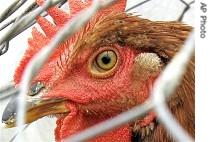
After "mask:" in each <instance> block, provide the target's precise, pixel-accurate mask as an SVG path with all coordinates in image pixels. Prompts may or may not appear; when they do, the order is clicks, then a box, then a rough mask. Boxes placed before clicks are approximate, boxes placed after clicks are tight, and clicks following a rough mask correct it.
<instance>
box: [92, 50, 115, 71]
mask: <svg viewBox="0 0 210 142" xmlns="http://www.w3.org/2000/svg"><path fill="white" fill-rule="evenodd" d="M95 62H96V65H97V66H98V67H99V68H100V69H103V70H110V69H112V68H113V67H114V66H115V64H116V63H117V55H116V54H115V52H114V51H112V50H108V51H103V52H102V53H100V54H99V55H98V56H97V57H96V60H95Z"/></svg>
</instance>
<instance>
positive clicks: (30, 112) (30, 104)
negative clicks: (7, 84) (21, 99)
mask: <svg viewBox="0 0 210 142" xmlns="http://www.w3.org/2000/svg"><path fill="white" fill-rule="evenodd" d="M17 100H18V98H17V96H16V97H14V98H12V100H11V101H10V102H9V103H8V105H7V106H6V108H5V110H4V112H3V116H2V122H3V123H5V124H6V127H7V128H11V127H15V123H16V116H17V113H18V107H17V105H18V101H17ZM66 103H67V100H66V99H63V98H53V99H47V98H38V97H28V99H27V100H26V114H25V123H26V124H27V123H31V122H33V121H36V120H37V119H39V118H42V117H44V116H48V115H55V114H65V113H69V112H70V111H69V109H67V108H66V105H65V104H66Z"/></svg>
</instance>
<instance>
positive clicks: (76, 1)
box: [68, 0, 127, 16]
mask: <svg viewBox="0 0 210 142" xmlns="http://www.w3.org/2000/svg"><path fill="white" fill-rule="evenodd" d="M68 2H69V8H70V13H71V14H70V15H71V16H74V15H75V14H77V13H78V12H80V11H81V10H83V9H85V8H87V7H89V6H90V5H91V4H92V2H93V0H85V2H82V0H68ZM126 2H127V0H116V2H115V3H114V4H113V5H111V6H109V7H107V8H105V9H103V10H101V11H99V12H98V14H97V15H100V16H101V15H105V14H108V13H111V12H124V11H125V7H126Z"/></svg>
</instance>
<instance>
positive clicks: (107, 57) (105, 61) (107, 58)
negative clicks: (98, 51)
mask: <svg viewBox="0 0 210 142" xmlns="http://www.w3.org/2000/svg"><path fill="white" fill-rule="evenodd" d="M101 60H102V62H103V63H104V64H105V65H107V64H109V63H110V61H111V58H110V57H109V56H104V57H102V59H101Z"/></svg>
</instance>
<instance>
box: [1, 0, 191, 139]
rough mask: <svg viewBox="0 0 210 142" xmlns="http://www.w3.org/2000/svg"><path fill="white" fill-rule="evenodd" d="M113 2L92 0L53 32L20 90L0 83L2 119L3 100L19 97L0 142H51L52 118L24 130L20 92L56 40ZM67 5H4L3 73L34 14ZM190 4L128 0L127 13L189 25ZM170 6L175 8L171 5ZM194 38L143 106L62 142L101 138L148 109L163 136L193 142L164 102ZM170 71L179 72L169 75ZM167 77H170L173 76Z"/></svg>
mask: <svg viewBox="0 0 210 142" xmlns="http://www.w3.org/2000/svg"><path fill="white" fill-rule="evenodd" d="M84 2H85V1H84ZM113 2H115V0H106V1H100V0H93V3H92V5H91V6H90V7H89V8H88V9H86V10H84V11H82V12H81V13H80V14H79V15H77V16H75V17H74V18H73V20H71V21H69V22H68V23H67V24H65V25H64V28H63V29H62V30H60V31H59V32H58V34H56V36H55V38H54V39H53V40H52V41H51V42H50V43H49V44H48V45H47V47H46V48H44V49H43V50H40V51H39V53H38V54H36V55H35V57H34V58H33V59H32V60H31V61H30V64H29V65H28V66H27V68H26V70H25V71H24V75H23V78H22V80H21V83H20V84H21V85H20V86H19V87H16V88H14V84H12V82H10V83H6V81H3V82H0V83H1V84H3V85H1V86H3V87H1V89H0V94H1V95H0V102H1V107H0V110H1V112H0V113H1V115H2V113H3V109H4V108H5V106H6V104H7V103H8V100H9V99H10V98H11V97H12V96H14V95H18V94H20V95H19V96H18V99H19V101H18V108H19V109H18V115H17V126H18V127H17V128H13V129H6V128H4V127H3V126H1V128H0V131H1V133H0V141H2V142H4V141H5V142H6V141H10V142H12V141H21V142H22V141H28V142H29V141H31V142H33V141H53V140H54V136H53V128H54V127H55V119H52V118H45V119H41V120H39V121H38V122H35V123H33V124H28V125H25V126H23V124H24V119H23V118H24V116H25V110H26V108H25V106H26V104H25V101H24V100H25V98H26V95H25V94H27V92H28V89H29V86H30V82H31V80H32V78H33V77H34V76H35V74H36V72H38V70H39V69H40V68H41V67H42V65H43V64H44V61H46V60H47V59H48V57H49V56H50V55H51V53H52V52H53V51H54V50H55V49H56V47H57V45H58V44H59V43H60V42H62V41H63V40H64V39H66V38H67V37H69V36H71V35H73V34H74V33H75V31H77V30H79V29H80V28H82V27H83V26H84V25H85V24H86V23H87V22H88V21H89V19H90V18H91V17H92V16H94V14H95V13H96V12H97V11H98V10H99V9H101V8H104V7H106V6H108V5H111V4H113ZM0 3H2V2H0ZM66 3H67V0H46V2H45V4H44V5H43V6H42V7H39V6H38V5H37V4H36V2H35V1H27V0H14V1H13V2H10V5H9V4H7V5H8V7H6V8H4V10H2V11H1V13H0V31H1V34H0V36H1V38H0V55H1V57H0V60H1V61H0V65H1V64H2V65H4V68H5V70H7V67H8V65H9V63H8V62H9V61H8V62H7V63H6V64H5V60H4V63H3V59H4V58H5V59H6V56H7V57H8V58H11V56H13V55H12V54H14V55H15V54H20V55H19V57H17V58H16V57H14V59H15V60H19V59H20V57H21V56H22V54H23V52H24V50H25V49H24V48H23V49H20V51H17V49H14V48H15V47H13V46H14V44H15V43H16V42H17V40H21V39H22V38H23V36H21V35H24V33H25V34H26V35H28V34H29V33H30V31H31V27H32V26H34V25H36V20H35V18H36V17H37V16H38V15H42V16H45V17H48V15H47V13H46V12H45V11H46V9H48V8H49V7H51V6H53V5H57V6H58V7H60V8H62V9H64V10H66V9H67V6H66V5H67V4H66ZM193 4H194V1H189V0H186V1H184V0H170V2H169V1H168V0H155V1H154V0H145V1H143V0H142V1H137V0H128V1H127V7H126V12H127V13H137V14H140V15H141V17H143V18H147V19H150V20H163V21H171V20H175V21H179V22H185V23H187V24H190V25H192V26H193V16H194V15H193V14H192V11H193ZM174 5H176V6H175V7H174ZM21 10H22V11H21ZM166 13H169V14H166ZM193 35H194V33H193V32H192V33H191V34H190V36H189V37H188V39H187V41H186V42H185V44H184V45H183V48H182V49H181V50H180V51H179V52H178V53H177V55H176V56H175V57H174V58H173V59H172V61H171V62H170V63H169V64H168V65H167V67H166V68H165V69H164V71H163V72H162V74H161V75H160V76H159V78H158V79H157V80H156V81H155V84H154V88H153V89H152V91H151V97H150V98H149V99H148V100H147V101H146V102H144V103H143V104H141V105H139V106H136V107H134V108H132V109H130V110H128V111H127V112H124V113H122V114H119V115H118V116H116V117H114V118H111V119H108V120H106V121H104V122H102V123H100V124H98V125H95V126H93V127H91V128H88V129H86V130H84V131H82V132H80V133H78V134H76V135H73V136H71V137H69V138H67V139H66V140H65V141H73V142H74V141H75V142H76V141H87V140H89V139H91V138H94V137H96V136H98V135H100V134H103V133H104V132H106V131H109V130H111V129H114V128H116V127H119V126H121V125H122V124H125V123H128V122H130V121H132V120H135V119H137V118H139V117H140V116H142V115H144V114H145V113H147V112H149V111H150V110H154V111H155V112H156V114H157V118H158V120H159V121H160V123H162V124H163V125H164V126H165V128H166V129H167V130H168V133H169V134H170V135H171V136H172V137H173V138H174V139H175V140H176V141H183V142H186V141H187V142H190V141H194V140H193V138H191V136H190V135H189V134H188V133H187V132H186V131H185V130H184V128H182V126H181V125H180V124H179V123H178V122H177V121H176V120H175V119H174V117H173V115H172V114H171V113H170V110H169V109H168V107H167V105H166V100H167V98H169V97H170V96H171V95H172V94H173V92H174V90H175V89H176V87H177V86H178V84H179V82H180V80H181V79H182V76H183V74H184V73H185V70H186V66H187V64H188V63H189V60H190V59H191V57H192V55H193V54H194V36H193ZM18 37H20V39H18ZM26 40H27V39H26ZM25 46H26V45H25ZM10 51H11V52H10ZM1 58H2V59H1ZM11 60H13V59H11ZM12 63H13V64H14V67H12V69H11V70H14V68H15V67H16V66H17V64H18V61H14V62H12ZM175 69H178V70H176V72H174V70H175ZM8 73H10V76H11V74H12V73H11V72H8ZM171 74H173V76H172V75H171ZM5 76H7V75H5ZM8 78H9V79H11V77H7V79H8ZM11 80H12V79H11ZM2 125H3V124H2ZM49 131H51V132H50V135H49V134H47V133H49ZM31 135H33V136H31Z"/></svg>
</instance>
